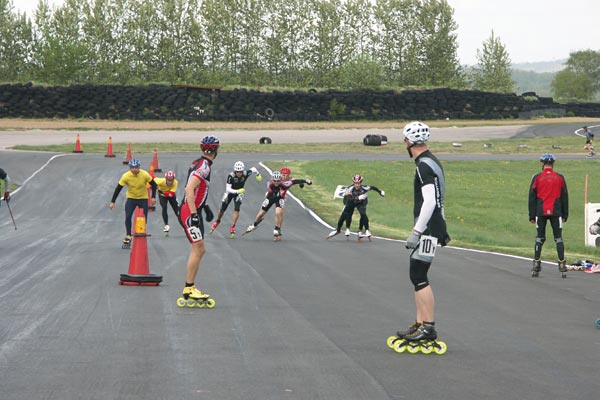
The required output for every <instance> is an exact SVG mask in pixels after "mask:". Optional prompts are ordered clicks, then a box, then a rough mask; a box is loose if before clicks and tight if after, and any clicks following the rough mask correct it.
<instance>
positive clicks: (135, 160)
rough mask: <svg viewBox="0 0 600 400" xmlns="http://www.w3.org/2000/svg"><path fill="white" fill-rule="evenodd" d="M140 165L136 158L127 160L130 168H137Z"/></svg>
mask: <svg viewBox="0 0 600 400" xmlns="http://www.w3.org/2000/svg"><path fill="white" fill-rule="evenodd" d="M140 165H142V163H141V162H140V160H138V159H137V158H132V159H131V160H129V166H130V167H139V166H140Z"/></svg>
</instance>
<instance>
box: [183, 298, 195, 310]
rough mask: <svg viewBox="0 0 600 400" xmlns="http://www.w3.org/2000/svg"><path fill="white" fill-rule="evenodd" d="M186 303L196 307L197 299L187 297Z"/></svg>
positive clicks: (190, 306)
mask: <svg viewBox="0 0 600 400" xmlns="http://www.w3.org/2000/svg"><path fill="white" fill-rule="evenodd" d="M185 305H186V306H188V307H189V308H194V307H196V300H192V299H187V300H186V301H185Z"/></svg>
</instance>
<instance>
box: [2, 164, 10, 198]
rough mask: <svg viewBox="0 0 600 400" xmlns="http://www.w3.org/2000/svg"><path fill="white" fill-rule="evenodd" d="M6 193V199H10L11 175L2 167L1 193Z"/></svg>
mask: <svg viewBox="0 0 600 400" xmlns="http://www.w3.org/2000/svg"><path fill="white" fill-rule="evenodd" d="M1 194H4V197H3V199H4V201H8V200H9V199H10V177H9V176H8V174H7V173H6V171H4V170H3V169H2V168H0V195H1Z"/></svg>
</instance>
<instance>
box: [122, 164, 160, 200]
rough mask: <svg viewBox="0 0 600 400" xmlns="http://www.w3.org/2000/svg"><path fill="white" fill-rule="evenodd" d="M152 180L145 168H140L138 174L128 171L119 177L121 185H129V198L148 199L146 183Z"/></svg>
mask: <svg viewBox="0 0 600 400" xmlns="http://www.w3.org/2000/svg"><path fill="white" fill-rule="evenodd" d="M151 181H152V177H151V176H150V174H149V173H148V172H146V171H144V170H143V169H140V172H138V174H137V175H134V174H133V173H132V172H131V171H127V172H125V173H124V174H123V176H121V179H119V185H121V186H127V195H126V197H127V198H128V199H147V198H148V189H147V188H146V184H148V183H150V182H151Z"/></svg>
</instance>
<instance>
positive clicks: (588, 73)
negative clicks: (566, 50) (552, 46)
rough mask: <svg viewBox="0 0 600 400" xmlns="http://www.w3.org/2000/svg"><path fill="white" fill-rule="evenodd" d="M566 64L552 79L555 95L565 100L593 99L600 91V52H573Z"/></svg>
mask: <svg viewBox="0 0 600 400" xmlns="http://www.w3.org/2000/svg"><path fill="white" fill-rule="evenodd" d="M565 65H566V68H565V69H564V70H562V71H560V72H559V73H558V74H556V77H555V78H554V80H553V81H552V93H553V95H554V96H555V97H556V98H557V99H560V100H563V101H564V100H571V101H572V100H584V101H587V100H593V99H594V97H595V96H597V95H598V94H599V93H600V52H598V51H593V50H584V51H576V52H573V53H571V54H569V59H568V60H567V62H566V63H565ZM570 85H572V86H570Z"/></svg>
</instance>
